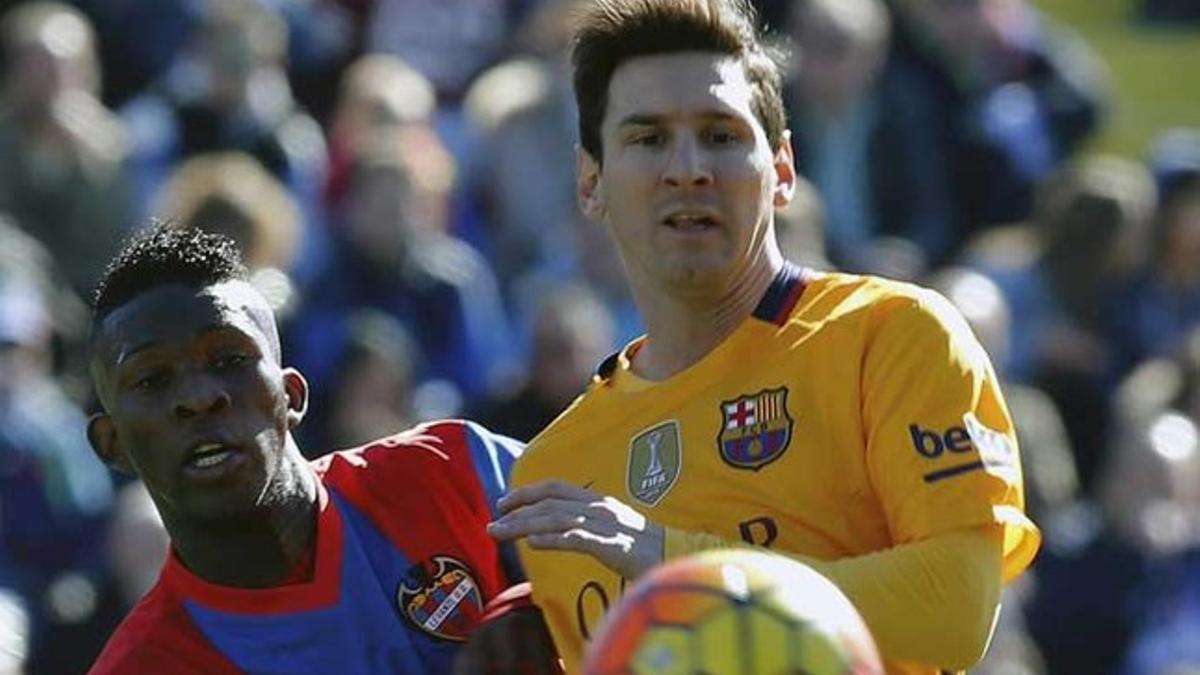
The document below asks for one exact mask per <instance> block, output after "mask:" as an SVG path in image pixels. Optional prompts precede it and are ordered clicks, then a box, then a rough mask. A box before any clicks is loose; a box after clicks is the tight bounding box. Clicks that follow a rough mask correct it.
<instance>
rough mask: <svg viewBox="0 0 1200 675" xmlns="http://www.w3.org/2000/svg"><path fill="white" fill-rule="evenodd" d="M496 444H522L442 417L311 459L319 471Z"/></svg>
mask: <svg viewBox="0 0 1200 675" xmlns="http://www.w3.org/2000/svg"><path fill="white" fill-rule="evenodd" d="M477 445H485V446H496V447H498V448H500V449H502V450H503V451H505V452H507V453H509V454H513V455H520V453H521V450H522V447H523V446H522V444H521V443H519V442H517V441H514V440H513V439H511V438H508V437H506V436H501V435H500V434H496V433H494V432H492V431H490V430H488V429H487V428H486V427H484V426H482V425H480V424H478V423H476V422H471V421H468V420H461V419H445V420H435V421H431V422H425V423H422V424H418V425H416V426H414V427H412V428H409V429H405V430H404V431H400V432H398V433H395V434H392V435H390V436H384V437H382V438H378V439H375V440H373V441H370V442H368V443H364V444H362V445H359V446H357V447H353V448H347V449H345V450H336V451H334V452H331V453H329V454H327V455H324V456H322V457H320V458H318V459H315V460H313V461H312V462H311V464H312V466H313V468H314V469H316V471H317V473H318V474H319V475H326V474H328V473H330V472H331V471H338V470H356V469H366V468H368V467H370V466H373V465H380V464H394V463H400V464H413V463H421V462H434V463H438V462H446V461H451V460H453V459H454V458H455V457H457V456H459V455H463V454H466V453H470V452H472V450H473V448H474V446H477Z"/></svg>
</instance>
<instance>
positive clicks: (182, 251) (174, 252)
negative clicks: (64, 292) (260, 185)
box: [92, 221, 250, 326]
mask: <svg viewBox="0 0 1200 675" xmlns="http://www.w3.org/2000/svg"><path fill="white" fill-rule="evenodd" d="M249 278H250V273H249V271H248V270H247V269H246V266H245V264H243V262H242V256H241V254H240V253H239V252H238V248H237V244H235V243H234V241H233V240H232V239H230V238H229V237H226V236H225V235H221V234H212V233H209V232H205V231H203V230H200V229H197V228H189V227H182V226H181V225H180V224H179V223H175V222H171V221H155V222H154V223H152V224H151V225H150V227H148V228H146V229H145V230H143V231H141V232H138V233H136V234H134V235H133V236H132V237H130V238H129V239H128V240H127V241H126V242H125V245H124V246H122V247H121V251H120V252H119V253H117V255H116V257H114V258H113V259H112V261H111V262H109V263H108V267H107V269H105V271H104V275H103V276H102V277H101V278H100V282H99V284H97V286H96V295H95V298H94V300H93V305H92V325H93V326H96V325H97V324H99V323H100V322H101V321H103V320H104V318H105V317H107V316H108V315H109V314H111V313H112V312H113V310H115V309H116V308H118V307H120V306H121V305H124V304H125V303H127V302H129V301H130V300H132V299H134V298H135V297H137V296H139V295H141V294H142V293H145V292H146V291H149V290H151V289H153V288H157V287H159V286H163V285H166V284H184V285H188V286H196V287H200V286H209V285H212V284H216V283H220V282H223V281H234V280H241V281H246V280H248V279H249Z"/></svg>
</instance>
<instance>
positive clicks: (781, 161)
mask: <svg viewBox="0 0 1200 675" xmlns="http://www.w3.org/2000/svg"><path fill="white" fill-rule="evenodd" d="M774 165H775V188H774V190H773V194H772V203H773V204H774V205H775V208H777V209H781V208H783V207H785V206H787V205H788V204H791V203H792V197H793V196H794V195H795V194H796V160H795V156H794V155H793V153H792V132H790V131H788V130H787V129H784V131H783V139H782V140H781V141H780V142H779V148H778V149H776V150H775V159H774Z"/></svg>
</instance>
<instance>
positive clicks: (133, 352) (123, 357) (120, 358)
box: [117, 323, 243, 366]
mask: <svg viewBox="0 0 1200 675" xmlns="http://www.w3.org/2000/svg"><path fill="white" fill-rule="evenodd" d="M212 333H230V334H233V335H242V334H243V331H241V330H239V329H238V328H236V327H235V326H232V325H230V324H227V323H210V324H207V325H206V326H204V327H203V328H201V329H200V330H199V332H197V333H196V334H197V335H198V336H206V335H210V334H212ZM163 342H165V341H164V340H160V339H158V338H151V339H149V340H146V341H145V342H139V343H137V344H135V345H134V346H133V347H130V348H129V349H122V350H121V353H119V354H117V365H118V366H120V365H123V364H125V363H126V362H128V361H129V360H130V359H132V358H133V357H135V356H137V355H138V354H140V353H142V352H147V351H150V350H152V349H154V348H155V347H158V346H160V345H162V344H163Z"/></svg>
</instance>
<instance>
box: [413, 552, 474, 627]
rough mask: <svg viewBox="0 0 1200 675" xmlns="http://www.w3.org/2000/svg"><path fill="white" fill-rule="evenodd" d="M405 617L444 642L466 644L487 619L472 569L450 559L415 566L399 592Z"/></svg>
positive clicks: (441, 557) (443, 558)
mask: <svg viewBox="0 0 1200 675" xmlns="http://www.w3.org/2000/svg"><path fill="white" fill-rule="evenodd" d="M396 602H397V603H399V605H400V609H401V610H403V611H404V616H405V617H407V618H408V620H409V621H410V622H412V624H413V625H414V626H416V627H417V628H419V629H421V630H423V631H425V632H426V633H429V634H430V635H432V636H434V637H439V638H442V639H443V640H453V641H455V642H462V641H464V640H466V639H467V633H468V632H469V631H470V630H471V629H472V628H474V627H475V624H476V623H478V621H479V618H480V617H481V616H483V594H482V593H481V592H480V590H479V584H477V583H475V579H474V578H473V577H472V576H471V570H470V569H469V568H468V567H467V566H466V565H464V564H463V563H461V562H459V561H458V560H455V559H454V558H451V557H450V556H444V555H435V556H433V559H432V560H430V561H427V562H425V563H423V564H419V565H414V566H413V567H412V569H410V570H409V571H408V574H407V575H405V578H404V581H403V582H402V583H401V584H400V590H399V591H397V593H396Z"/></svg>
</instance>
